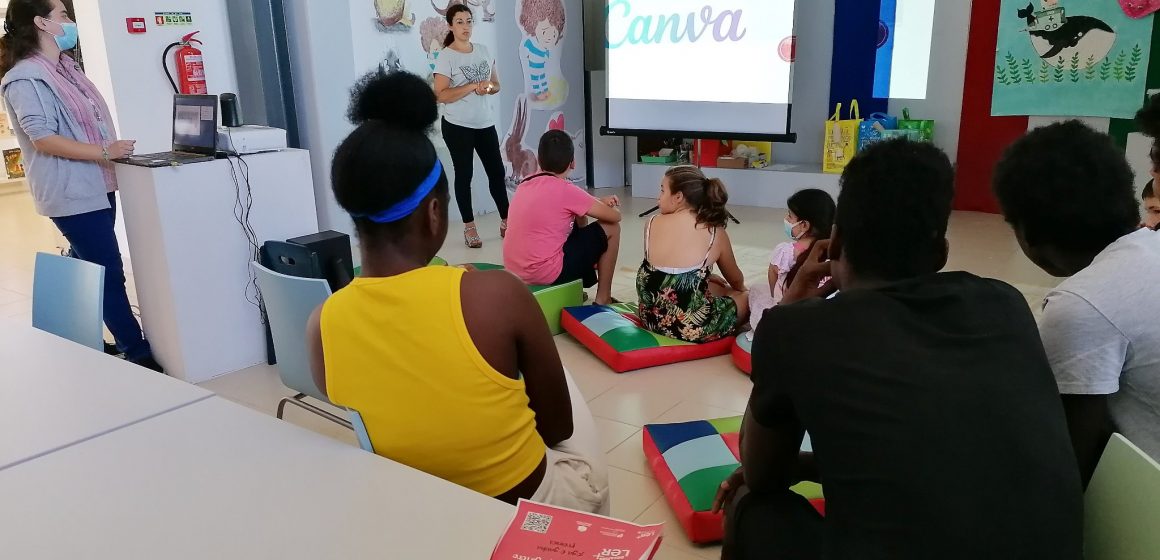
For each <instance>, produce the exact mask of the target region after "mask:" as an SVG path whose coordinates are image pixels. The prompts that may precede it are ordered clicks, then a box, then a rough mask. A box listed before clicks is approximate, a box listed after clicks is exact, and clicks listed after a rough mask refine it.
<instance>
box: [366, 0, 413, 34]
mask: <svg viewBox="0 0 1160 560" xmlns="http://www.w3.org/2000/svg"><path fill="white" fill-rule="evenodd" d="M375 15H376V20H377V23H378V25H379V30H380V31H384V32H392V31H394V32H398V31H402V32H406V31H409V30H410V29H411V26H413V25H415V12H413V11H411V0H375Z"/></svg>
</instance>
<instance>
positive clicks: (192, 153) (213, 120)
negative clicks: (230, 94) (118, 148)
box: [116, 95, 218, 167]
mask: <svg viewBox="0 0 1160 560" xmlns="http://www.w3.org/2000/svg"><path fill="white" fill-rule="evenodd" d="M217 123H218V98H217V96H216V95H174V96H173V151H170V152H159V153H156V154H139V155H132V156H129V157H127V158H123V159H118V160H116V161H117V162H118V163H126V164H129V165H136V166H139V167H169V166H171V165H184V164H187V163H199V162H203V161H213V159H214V153H215V152H216V151H217Z"/></svg>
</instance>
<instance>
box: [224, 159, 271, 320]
mask: <svg viewBox="0 0 1160 560" xmlns="http://www.w3.org/2000/svg"><path fill="white" fill-rule="evenodd" d="M230 142H231V144H232V143H233V139H232V138H231V140H230ZM235 159H236V160H237V163H236V164H235V162H234V160H235ZM226 161H227V162H229V164H230V176H231V177H232V178H233V181H234V219H235V220H236V221H237V222H238V225H239V226H241V228H242V234H243V235H244V236H245V237H246V243H247V244H248V245H249V255H248V257H249V258H248V259H247V260H246V274H247V278H248V281H247V283H246V287H245V292H246V301H248V302H250V304H252V305H254V306H255V307H257V308H258V309H259V310H261V309H263V307H264V306H263V303H264V302H263V301H262V292H261V290H259V289H258V277H257V275H256V274H255V273H254V270H253V268H252V267H251V266H250V263H251V262H256V261H258V260H259V259H260V258H261V257H260V253H261V244H260V243H259V241H258V234H257V232H256V231H254V227H253V225H252V224H251V223H250V213H251V211H252V210H253V208H254V192H253V188H252V186H251V184H250V164H249V163H248V162H246V160H245V158H243V157H242V156H241V155H238V154H236V153H232V154H231V153H227V154H226ZM243 184H244V188H243Z"/></svg>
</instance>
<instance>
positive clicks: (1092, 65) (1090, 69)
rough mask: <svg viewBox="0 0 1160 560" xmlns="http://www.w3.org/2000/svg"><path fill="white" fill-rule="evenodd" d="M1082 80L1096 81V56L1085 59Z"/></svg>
mask: <svg viewBox="0 0 1160 560" xmlns="http://www.w3.org/2000/svg"><path fill="white" fill-rule="evenodd" d="M1083 74H1084V76H1083V77H1084V79H1086V80H1087V81H1089V82H1090V81H1092V80H1094V79H1096V55H1094V54H1093V55H1091V56H1089V57H1088V59H1087V66H1085V67H1084V73H1083Z"/></svg>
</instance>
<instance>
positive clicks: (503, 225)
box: [499, 220, 507, 239]
mask: <svg viewBox="0 0 1160 560" xmlns="http://www.w3.org/2000/svg"><path fill="white" fill-rule="evenodd" d="M505 236H507V220H500V221H499V238H500V239H503V238H504V237H505Z"/></svg>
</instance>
